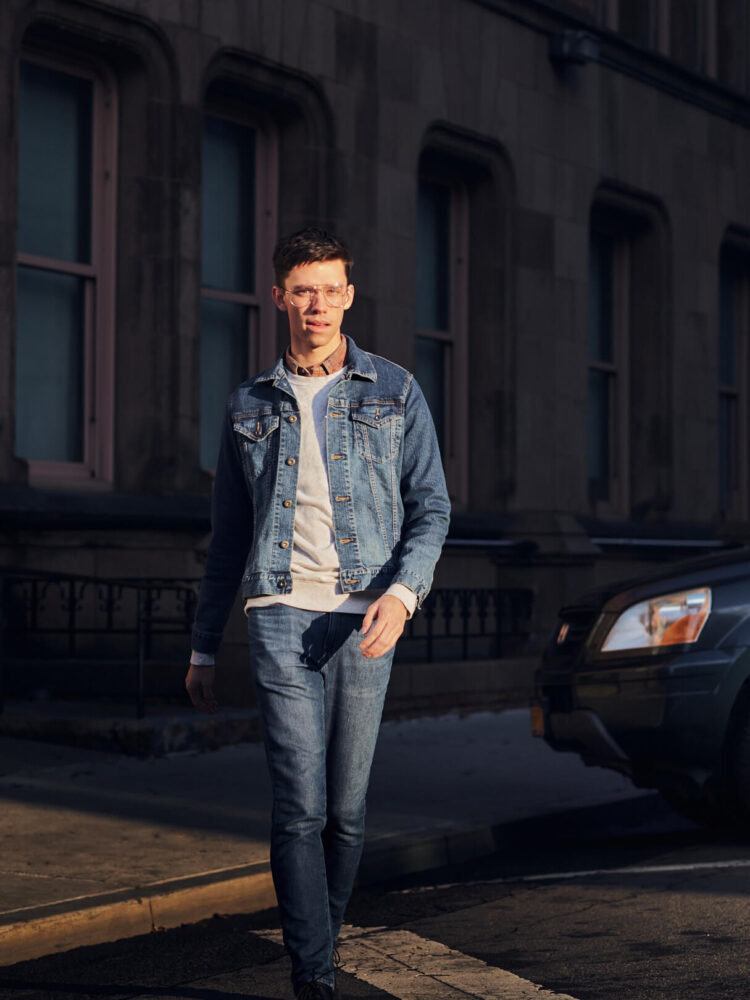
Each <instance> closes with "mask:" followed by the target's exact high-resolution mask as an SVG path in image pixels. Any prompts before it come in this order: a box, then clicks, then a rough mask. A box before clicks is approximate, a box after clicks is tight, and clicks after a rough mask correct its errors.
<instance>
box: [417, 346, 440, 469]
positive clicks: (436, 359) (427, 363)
mask: <svg viewBox="0 0 750 1000" xmlns="http://www.w3.org/2000/svg"><path fill="white" fill-rule="evenodd" d="M445 351H446V348H445V344H443V343H442V341H440V340H433V339H431V338H430V337H417V338H416V359H415V360H416V364H415V375H416V376H417V382H419V385H420V387H421V389H422V392H423V393H424V396H425V399H426V400H427V403H428V405H429V407H430V412H431V413H432V419H433V421H434V423H435V430H436V431H437V436H438V441H439V442H440V450H441V451H442V452H443V454H445V390H446V385H445V378H446V371H445Z"/></svg>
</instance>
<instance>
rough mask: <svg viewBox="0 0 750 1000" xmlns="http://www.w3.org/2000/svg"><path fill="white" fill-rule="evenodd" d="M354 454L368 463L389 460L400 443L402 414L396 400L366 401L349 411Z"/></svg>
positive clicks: (392, 457)
mask: <svg viewBox="0 0 750 1000" xmlns="http://www.w3.org/2000/svg"><path fill="white" fill-rule="evenodd" d="M352 425H353V427H354V442H355V445H356V448H357V453H358V454H359V455H360V456H361V457H362V458H365V459H367V460H368V461H372V462H390V461H392V460H393V459H394V457H395V455H396V452H397V451H398V447H399V444H400V442H401V431H402V425H403V416H402V412H401V407H400V406H399V405H398V404H397V403H380V404H376V403H367V404H365V405H363V406H360V407H358V408H357V409H356V410H353V411H352Z"/></svg>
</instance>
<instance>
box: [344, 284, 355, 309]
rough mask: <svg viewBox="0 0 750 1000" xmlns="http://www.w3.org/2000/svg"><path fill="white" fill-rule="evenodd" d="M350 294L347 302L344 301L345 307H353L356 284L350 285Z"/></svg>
mask: <svg viewBox="0 0 750 1000" xmlns="http://www.w3.org/2000/svg"><path fill="white" fill-rule="evenodd" d="M347 290H348V293H349V294H348V295H347V297H346V302H345V303H344V309H351V307H352V302H354V285H349V286H348V289H347Z"/></svg>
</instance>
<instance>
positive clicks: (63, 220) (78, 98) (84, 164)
mask: <svg viewBox="0 0 750 1000" xmlns="http://www.w3.org/2000/svg"><path fill="white" fill-rule="evenodd" d="M92 91H93V84H92V83H91V81H90V80H84V79H82V78H81V77H77V76H71V75H70V74H69V73H60V72H58V71H57V70H53V69H47V68H46V67H44V66H36V65H34V64H33V63H28V62H22V63H21V71H20V95H19V109H18V115H19V125H18V249H19V250H20V251H21V252H23V253H31V254H39V255H40V256H43V257H53V258H55V259H58V260H70V261H76V262H79V263H88V262H90V260H91V136H92V130H91V126H92V110H91V109H92Z"/></svg>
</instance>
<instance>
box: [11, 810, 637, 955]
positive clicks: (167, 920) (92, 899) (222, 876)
mask: <svg viewBox="0 0 750 1000" xmlns="http://www.w3.org/2000/svg"><path fill="white" fill-rule="evenodd" d="M652 797H653V793H649V792H646V793H644V792H643V791H640V792H639V791H636V792H635V794H634V795H633V796H632V797H628V798H625V799H619V800H617V799H616V800H609V801H606V802H602V803H597V804H593V805H586V806H579V807H577V808H575V807H574V808H571V809H567V810H564V811H561V812H557V813H550V814H547V815H545V816H543V817H542V816H532V817H528V818H525V819H519V820H514V821H511V822H506V823H497V824H482V825H477V826H471V827H464V828H463V829H461V828H453V829H447V830H444V831H443V832H440V833H431V834H421V835H420V834H414V835H412V836H403V835H396V836H384V837H378V838H375V839H373V840H371V841H369V842H366V843H365V850H364V854H363V857H362V862H361V864H360V868H359V874H358V876H357V881H356V885H357V886H359V887H362V886H366V885H373V884H375V883H378V882H385V881H388V880H391V879H396V878H400V877H403V876H406V875H416V874H418V873H419V872H423V871H429V870H430V869H432V868H443V867H446V866H448V865H453V864H460V863H462V862H466V861H472V860H475V859H478V858H481V857H486V856H487V855H489V854H493V853H495V852H496V851H498V850H499V849H501V848H503V847H506V848H508V847H517V846H519V845H525V846H533V844H534V843H535V842H537V843H538V842H540V841H541V842H544V841H545V840H546V839H547V837H548V836H549V830H550V829H554V831H555V835H556V836H557V837H560V836H562V835H567V836H570V835H574V834H575V832H576V831H577V830H580V829H582V828H583V829H585V828H586V826H587V817H589V816H590V815H591V813H592V811H594V810H598V809H600V808H601V807H602V806H606V807H607V809H608V810H609V812H610V813H611V818H612V820H613V822H615V823H616V824H618V825H619V826H618V828H621V827H622V826H623V825H624V826H625V827H628V826H632V825H635V826H637V825H638V823H639V818H640V814H641V811H642V809H643V808H644V805H645V807H646V808H648V800H650V799H651V798H652ZM275 905H276V896H275V893H274V889H273V882H272V879H271V870H270V865H269V864H268V863H267V862H258V863H256V864H253V865H242V866H239V867H234V868H224V869H219V870H217V871H209V872H203V873H201V874H198V875H191V876H186V877H182V878H177V879H168V880H166V881H162V882H154V883H151V884H149V885H145V886H139V887H136V888H134V889H122V890H119V891H116V892H110V893H101V894H97V895H95V896H85V897H82V898H78V899H71V900H62V901H60V902H57V903H50V904H48V905H45V906H38V907H33V908H28V909H21V910H14V911H12V912H10V913H6V914H4V915H0V966H9V965H14V964H15V963H17V962H25V961H29V960H31V959H35V958H42V957H44V956H46V955H53V954H56V953H58V952H64V951H70V950H71V949H73V948H80V947H84V946H86V945H94V944H106V943H109V942H112V941H117V940H119V939H120V938H127V937H136V936H137V935H141V934H150V933H152V932H154V931H159V930H166V929H168V928H170V927H179V926H180V925H181V924H191V923H197V922H198V921H200V920H206V919H209V918H211V917H213V916H214V915H216V914H237V913H255V912H258V911H260V910H265V909H268V908H270V907H274V906H275Z"/></svg>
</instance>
